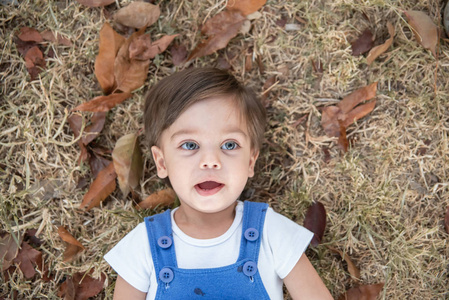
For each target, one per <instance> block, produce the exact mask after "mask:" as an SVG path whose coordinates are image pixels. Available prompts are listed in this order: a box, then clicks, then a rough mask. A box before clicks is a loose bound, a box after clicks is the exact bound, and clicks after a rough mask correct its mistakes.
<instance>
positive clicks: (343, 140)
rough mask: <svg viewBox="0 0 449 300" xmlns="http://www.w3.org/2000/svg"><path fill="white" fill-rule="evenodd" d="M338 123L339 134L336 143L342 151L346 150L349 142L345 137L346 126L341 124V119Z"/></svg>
mask: <svg viewBox="0 0 449 300" xmlns="http://www.w3.org/2000/svg"><path fill="white" fill-rule="evenodd" d="M338 125H339V126H340V135H339V136H338V142H337V145H338V146H340V148H341V149H342V150H343V152H348V148H349V142H348V138H347V137H346V126H344V125H343V121H341V120H338Z"/></svg>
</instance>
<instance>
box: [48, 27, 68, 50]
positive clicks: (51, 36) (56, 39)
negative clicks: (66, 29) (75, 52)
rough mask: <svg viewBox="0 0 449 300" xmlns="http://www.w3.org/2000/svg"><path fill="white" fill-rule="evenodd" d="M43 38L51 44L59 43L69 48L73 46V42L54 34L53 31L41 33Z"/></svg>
mask: <svg viewBox="0 0 449 300" xmlns="http://www.w3.org/2000/svg"><path fill="white" fill-rule="evenodd" d="M41 35H42V38H43V39H44V40H46V41H49V42H54V43H58V44H61V45H64V46H67V47H70V46H73V44H72V42H71V41H70V40H69V39H67V38H65V37H63V36H62V35H60V34H56V35H55V34H54V33H53V32H52V31H51V30H48V29H47V30H44V31H42V33H41Z"/></svg>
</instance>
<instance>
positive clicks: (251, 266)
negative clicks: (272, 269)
mask: <svg viewBox="0 0 449 300" xmlns="http://www.w3.org/2000/svg"><path fill="white" fill-rule="evenodd" d="M256 272H257V264H256V263H255V262H253V261H247V262H246V263H245V264H244V265H243V274H245V275H246V276H253V275H254V274H256Z"/></svg>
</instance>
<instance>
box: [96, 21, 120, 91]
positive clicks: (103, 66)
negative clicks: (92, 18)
mask: <svg viewBox="0 0 449 300" xmlns="http://www.w3.org/2000/svg"><path fill="white" fill-rule="evenodd" d="M124 43H125V38H124V37H123V36H121V35H120V34H118V33H117V32H115V30H114V29H112V27H111V25H110V24H109V23H104V25H103V27H102V28H101V30H100V46H99V48H100V49H99V52H98V55H97V57H96V58H95V76H96V77H97V80H98V82H99V83H100V86H101V89H102V90H103V93H105V94H106V95H108V94H110V93H111V92H112V91H113V90H114V89H115V87H116V86H115V77H114V62H115V57H116V56H117V53H118V51H119V49H120V47H121V46H122V45H123V44H124Z"/></svg>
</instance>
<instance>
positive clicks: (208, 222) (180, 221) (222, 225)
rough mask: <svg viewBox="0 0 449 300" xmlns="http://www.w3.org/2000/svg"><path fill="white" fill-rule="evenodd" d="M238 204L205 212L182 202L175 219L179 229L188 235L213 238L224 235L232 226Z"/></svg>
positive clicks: (197, 237)
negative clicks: (215, 211) (220, 209)
mask: <svg viewBox="0 0 449 300" xmlns="http://www.w3.org/2000/svg"><path fill="white" fill-rule="evenodd" d="M236 205H237V203H235V204H233V205H231V206H230V207H228V208H226V209H225V210H223V211H220V212H217V213H203V212H199V211H197V210H195V209H193V208H191V207H189V206H187V205H182V204H181V206H180V207H179V208H178V209H177V210H176V212H175V215H174V219H175V222H176V225H178V227H179V229H181V230H182V232H184V233H185V234H187V235H188V236H190V237H192V238H196V239H212V238H216V237H219V236H221V235H223V234H224V233H225V232H226V231H227V230H228V229H229V228H230V227H231V225H232V223H233V222H234V217H235V206H236Z"/></svg>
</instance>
